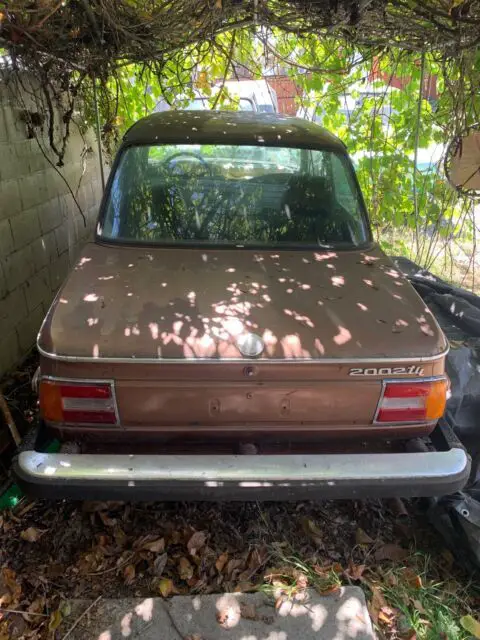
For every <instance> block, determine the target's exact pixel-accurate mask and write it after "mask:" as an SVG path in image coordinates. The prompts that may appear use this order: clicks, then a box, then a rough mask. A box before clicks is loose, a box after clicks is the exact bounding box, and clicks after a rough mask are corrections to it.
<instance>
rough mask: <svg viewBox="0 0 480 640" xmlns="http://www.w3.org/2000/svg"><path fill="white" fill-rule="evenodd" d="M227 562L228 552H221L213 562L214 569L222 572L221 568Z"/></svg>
mask: <svg viewBox="0 0 480 640" xmlns="http://www.w3.org/2000/svg"><path fill="white" fill-rule="evenodd" d="M227 562H228V553H222V554H221V555H219V556H218V558H217V561H216V562H215V569H216V570H217V571H218V573H222V571H223V568H224V567H225V565H226V564H227Z"/></svg>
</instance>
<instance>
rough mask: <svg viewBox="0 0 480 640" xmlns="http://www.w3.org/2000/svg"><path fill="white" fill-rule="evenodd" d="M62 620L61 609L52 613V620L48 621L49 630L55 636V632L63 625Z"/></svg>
mask: <svg viewBox="0 0 480 640" xmlns="http://www.w3.org/2000/svg"><path fill="white" fill-rule="evenodd" d="M62 620H63V618H62V614H61V612H60V609H57V610H56V611H54V612H53V613H52V615H51V616H50V620H49V621H48V630H49V631H50V633H51V634H52V635H54V633H55V631H56V630H57V629H58V627H59V626H60V625H61V624H62Z"/></svg>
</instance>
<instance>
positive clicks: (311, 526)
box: [301, 517, 323, 545]
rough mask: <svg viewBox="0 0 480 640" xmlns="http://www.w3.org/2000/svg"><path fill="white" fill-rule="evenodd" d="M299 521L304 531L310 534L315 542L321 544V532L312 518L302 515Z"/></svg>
mask: <svg viewBox="0 0 480 640" xmlns="http://www.w3.org/2000/svg"><path fill="white" fill-rule="evenodd" d="M301 523H302V527H303V530H304V531H305V533H306V534H307V535H308V536H310V538H312V539H313V541H314V542H315V543H316V544H318V545H321V544H322V538H323V532H322V531H321V530H320V529H319V528H318V527H317V525H316V524H315V522H313V520H310V518H305V517H304V518H302V519H301Z"/></svg>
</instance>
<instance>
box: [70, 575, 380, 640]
mask: <svg viewBox="0 0 480 640" xmlns="http://www.w3.org/2000/svg"><path fill="white" fill-rule="evenodd" d="M88 604H89V603H88V602H85V601H82V602H79V601H76V602H74V603H73V604H72V614H71V615H70V616H69V621H70V624H73V623H72V620H75V619H76V617H77V616H78V615H80V614H81V612H82V611H85V609H86V608H87V607H88ZM65 622H66V623H67V622H68V621H67V620H66V621H65ZM63 631H64V633H65V632H66V631H68V624H65V627H64V629H63ZM68 637H69V640H124V639H125V638H129V639H130V640H187V639H188V640H350V639H355V640H374V639H375V634H374V632H373V629H372V625H371V621H370V617H369V615H368V611H367V607H366V603H365V597H364V594H363V591H362V590H361V589H359V588H358V587H344V588H342V589H341V590H340V591H339V592H338V593H337V594H335V595H330V596H320V595H318V594H317V593H316V592H314V591H309V592H308V593H307V594H306V595H305V597H304V598H303V599H299V600H296V601H289V602H284V603H283V604H282V605H281V607H280V608H279V609H278V610H275V607H274V605H273V602H272V601H271V600H270V599H269V598H268V597H267V596H265V595H264V594H262V593H255V594H221V595H207V596H176V597H174V598H172V599H171V600H163V599H162V598H145V599H130V598H129V599H119V600H100V601H99V602H98V603H97V604H96V605H95V607H93V608H92V609H91V610H90V611H89V613H88V615H86V616H85V617H84V618H82V620H81V621H80V623H79V624H78V625H77V626H76V628H75V629H74V630H73V631H71V633H70V634H69V636H68Z"/></svg>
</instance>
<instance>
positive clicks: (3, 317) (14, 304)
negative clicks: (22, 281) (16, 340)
mask: <svg viewBox="0 0 480 640" xmlns="http://www.w3.org/2000/svg"><path fill="white" fill-rule="evenodd" d="M27 315H28V311H27V302H26V300H25V295H24V293H23V289H22V288H21V287H18V288H17V289H15V291H12V292H11V293H8V294H7V295H6V296H5V297H4V298H3V299H2V301H1V302H0V337H1V336H4V335H5V334H7V333H9V332H10V331H13V330H14V329H15V327H16V326H17V324H18V323H19V322H20V321H21V320H24V318H26V317H27Z"/></svg>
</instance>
